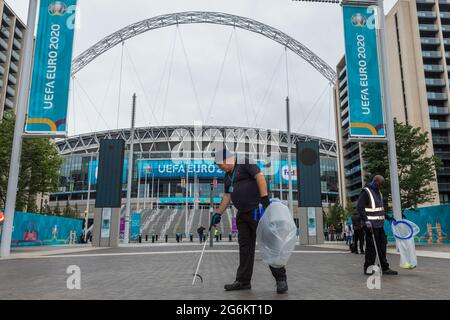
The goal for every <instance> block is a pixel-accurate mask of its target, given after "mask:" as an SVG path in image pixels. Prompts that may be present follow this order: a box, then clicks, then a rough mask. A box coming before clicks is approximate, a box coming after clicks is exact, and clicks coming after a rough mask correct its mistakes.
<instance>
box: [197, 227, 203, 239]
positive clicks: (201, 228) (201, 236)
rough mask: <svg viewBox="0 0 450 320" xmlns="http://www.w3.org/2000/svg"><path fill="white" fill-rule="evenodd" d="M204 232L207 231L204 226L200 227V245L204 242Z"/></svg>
mask: <svg viewBox="0 0 450 320" xmlns="http://www.w3.org/2000/svg"><path fill="white" fill-rule="evenodd" d="M204 231H205V227H204V226H200V227H199V228H198V229H197V233H198V238H199V240H200V243H202V242H203V232H204Z"/></svg>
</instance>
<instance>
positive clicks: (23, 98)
mask: <svg viewBox="0 0 450 320" xmlns="http://www.w3.org/2000/svg"><path fill="white" fill-rule="evenodd" d="M37 6H38V1H37V0H30V1H29V7H28V18H27V29H26V31H25V43H24V50H23V52H24V54H23V66H22V72H21V76H20V83H19V92H18V103H17V110H16V120H15V126H14V137H13V144H12V150H11V162H10V167H9V177H8V190H7V195H6V204H5V222H4V226H3V232H2V243H1V249H0V257H1V258H6V257H8V256H9V255H10V251H11V238H12V229H13V222H14V211H15V207H16V197H17V184H18V181H19V169H20V156H21V151H22V136H23V130H24V125H25V116H26V112H27V103H28V96H29V88H30V80H31V68H32V62H33V41H34V30H35V24H36V15H37Z"/></svg>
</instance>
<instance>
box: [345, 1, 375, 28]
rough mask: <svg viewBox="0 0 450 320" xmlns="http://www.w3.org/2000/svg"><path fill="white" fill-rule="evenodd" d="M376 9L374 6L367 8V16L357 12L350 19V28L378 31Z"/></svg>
mask: <svg viewBox="0 0 450 320" xmlns="http://www.w3.org/2000/svg"><path fill="white" fill-rule="evenodd" d="M378 12H379V11H378V7H377V6H375V5H372V6H369V7H367V15H363V14H361V13H359V12H357V13H355V14H353V15H352V17H351V23H352V26H353V27H355V28H367V29H370V30H372V29H380V21H379V20H378Z"/></svg>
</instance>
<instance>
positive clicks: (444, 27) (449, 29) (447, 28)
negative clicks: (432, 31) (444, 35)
mask: <svg viewBox="0 0 450 320" xmlns="http://www.w3.org/2000/svg"><path fill="white" fill-rule="evenodd" d="M441 29H442V32H450V25H445V24H443V25H442V26H441Z"/></svg>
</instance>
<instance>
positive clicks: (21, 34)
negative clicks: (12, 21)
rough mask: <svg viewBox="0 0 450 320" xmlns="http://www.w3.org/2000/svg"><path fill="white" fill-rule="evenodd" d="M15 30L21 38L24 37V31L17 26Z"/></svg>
mask: <svg viewBox="0 0 450 320" xmlns="http://www.w3.org/2000/svg"><path fill="white" fill-rule="evenodd" d="M14 31H15V33H16V34H17V36H18V37H19V38H23V32H22V31H21V30H20V29H19V28H17V27H16V28H15V29H14Z"/></svg>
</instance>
